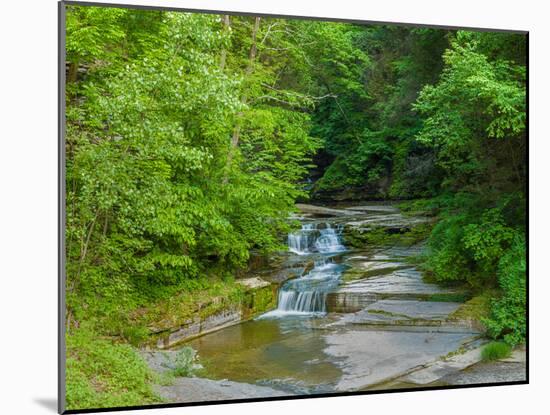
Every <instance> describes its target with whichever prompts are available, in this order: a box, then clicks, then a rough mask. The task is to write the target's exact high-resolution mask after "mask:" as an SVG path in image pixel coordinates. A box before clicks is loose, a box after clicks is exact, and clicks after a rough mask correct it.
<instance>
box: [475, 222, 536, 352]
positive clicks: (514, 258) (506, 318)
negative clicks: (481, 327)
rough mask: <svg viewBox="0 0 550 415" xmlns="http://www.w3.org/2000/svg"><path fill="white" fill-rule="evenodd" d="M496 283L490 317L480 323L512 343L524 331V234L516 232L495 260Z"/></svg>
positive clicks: (525, 297)
mask: <svg viewBox="0 0 550 415" xmlns="http://www.w3.org/2000/svg"><path fill="white" fill-rule="evenodd" d="M498 283H499V286H500V288H501V289H502V295H501V297H500V298H498V299H495V300H493V302H492V304H491V314H490V317H489V318H488V319H485V320H484V323H485V325H486V326H487V329H488V333H489V335H490V336H492V337H493V338H502V339H503V340H504V341H505V342H506V343H508V344H510V345H512V346H514V345H516V344H521V343H523V342H524V341H525V336H526V332H527V326H526V307H527V289H526V246H525V237H524V236H523V235H521V234H519V233H518V234H516V235H515V237H514V243H513V245H512V247H511V249H510V250H508V251H507V252H506V253H505V254H504V255H503V257H502V259H501V260H500V261H499V264H498Z"/></svg>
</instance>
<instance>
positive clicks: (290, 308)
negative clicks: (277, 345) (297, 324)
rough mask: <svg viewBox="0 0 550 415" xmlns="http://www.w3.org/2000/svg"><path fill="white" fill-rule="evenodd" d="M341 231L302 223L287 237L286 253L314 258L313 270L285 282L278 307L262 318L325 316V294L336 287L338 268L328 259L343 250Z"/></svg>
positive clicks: (339, 271)
mask: <svg viewBox="0 0 550 415" xmlns="http://www.w3.org/2000/svg"><path fill="white" fill-rule="evenodd" d="M341 233H342V229H341V228H339V227H336V228H333V227H332V226H331V225H330V224H329V223H326V224H314V223H305V224H303V225H302V229H301V230H300V231H298V232H295V233H291V234H289V235H288V249H289V251H291V252H293V253H295V254H297V255H316V256H318V257H317V259H316V260H315V262H314V264H315V266H314V267H313V269H312V270H311V271H310V272H309V273H307V274H306V275H304V276H302V277H300V278H296V279H293V280H290V281H287V282H286V283H285V284H284V285H283V286H282V287H281V289H280V290H279V299H278V307H277V309H276V310H274V311H271V312H269V313H266V314H264V315H263V316H262V317H281V316H284V315H312V314H313V315H314V314H319V313H325V312H326V297H327V294H328V293H329V292H331V291H333V290H334V289H335V288H336V287H337V286H338V284H339V281H340V275H341V274H342V270H343V267H342V265H339V264H336V263H334V262H333V261H332V258H331V255H333V254H334V253H338V252H342V251H344V250H345V249H346V248H345V246H344V245H343V244H342V242H341Z"/></svg>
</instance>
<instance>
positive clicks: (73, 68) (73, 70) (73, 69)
mask: <svg viewBox="0 0 550 415" xmlns="http://www.w3.org/2000/svg"><path fill="white" fill-rule="evenodd" d="M77 77H78V62H71V63H70V64H69V73H68V75H67V83H74V82H76V79H77Z"/></svg>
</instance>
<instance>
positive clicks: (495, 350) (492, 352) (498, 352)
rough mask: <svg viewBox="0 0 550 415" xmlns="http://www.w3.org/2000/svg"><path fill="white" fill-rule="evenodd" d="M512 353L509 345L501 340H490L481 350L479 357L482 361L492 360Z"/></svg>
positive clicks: (503, 357)
mask: <svg viewBox="0 0 550 415" xmlns="http://www.w3.org/2000/svg"><path fill="white" fill-rule="evenodd" d="M511 353H512V348H511V347H510V345H508V344H506V343H503V342H491V343H489V344H488V345H486V346H485V347H484V348H483V350H482V351H481V358H482V359H483V361H484V362H492V361H495V360H499V359H505V358H507V357H508V356H510V354H511Z"/></svg>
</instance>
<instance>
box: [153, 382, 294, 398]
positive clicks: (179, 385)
mask: <svg viewBox="0 0 550 415" xmlns="http://www.w3.org/2000/svg"><path fill="white" fill-rule="evenodd" d="M154 389H155V392H157V393H158V394H159V395H160V396H161V397H162V398H164V399H166V400H167V401H169V402H178V403H180V402H204V401H220V400H224V401H225V400H235V399H253V398H269V397H276V396H290V395H292V394H291V393H288V392H282V391H278V390H275V389H272V388H269V387H266V386H257V385H251V384H248V383H240V382H233V381H229V380H211V379H204V378H188V377H182V378H177V379H176V380H175V381H174V384H172V385H169V386H159V385H157V386H155V388H154Z"/></svg>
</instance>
